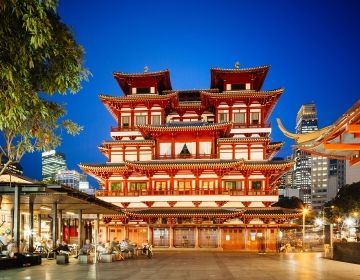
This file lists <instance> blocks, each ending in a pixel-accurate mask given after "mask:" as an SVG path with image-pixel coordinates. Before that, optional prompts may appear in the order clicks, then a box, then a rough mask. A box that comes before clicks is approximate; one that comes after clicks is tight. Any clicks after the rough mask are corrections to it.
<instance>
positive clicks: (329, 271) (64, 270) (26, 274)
mask: <svg viewBox="0 0 360 280" xmlns="http://www.w3.org/2000/svg"><path fill="white" fill-rule="evenodd" d="M5 279H6V280H8V279H9V280H10V279H12V280H13V279H14V280H15V279H44V280H57V279H65V280H71V279H77V280H79V279H134V280H135V279H166V280H177V279H194V280H195V279H196V280H198V279H264V280H266V279H281V280H285V279H299V280H312V279H316V280H320V279H326V280H332V279H334V280H335V279H336V280H338V279H352V280H356V279H360V265H357V264H350V263H344V262H338V261H333V260H328V259H324V258H322V257H321V254H319V253H304V254H301V253H298V254H282V255H277V254H263V255H258V254H247V253H238V252H194V251H193V252H157V253H155V256H154V258H153V259H150V260H149V259H146V258H143V257H138V258H136V259H127V260H125V261H121V262H114V263H99V264H96V265H94V264H90V265H86V264H78V263H77V260H76V259H74V258H71V260H70V263H69V264H68V265H56V263H55V261H54V260H45V261H44V262H43V264H42V265H41V266H33V267H27V268H22V269H12V270H2V271H0V280H5Z"/></svg>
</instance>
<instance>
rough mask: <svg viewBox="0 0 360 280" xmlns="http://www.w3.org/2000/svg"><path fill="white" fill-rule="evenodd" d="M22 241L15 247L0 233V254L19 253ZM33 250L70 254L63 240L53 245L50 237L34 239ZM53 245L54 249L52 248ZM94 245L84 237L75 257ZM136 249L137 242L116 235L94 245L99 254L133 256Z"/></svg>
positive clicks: (146, 245) (87, 253) (143, 248)
mask: <svg viewBox="0 0 360 280" xmlns="http://www.w3.org/2000/svg"><path fill="white" fill-rule="evenodd" d="M23 243H24V242H21V243H20V248H17V246H16V243H15V242H14V240H12V239H9V238H8V237H7V236H6V235H5V234H4V233H2V234H0V254H1V253H2V252H4V253H6V254H7V255H8V256H10V257H14V256H16V255H17V254H19V253H22V252H23V251H22V250H24V248H25V247H26V246H25V245H24V244H23ZM34 245H35V251H36V252H40V253H42V252H53V253H54V254H56V255H58V254H70V248H69V246H68V244H67V243H66V242H65V241H62V242H57V245H56V246H54V243H53V241H52V240H51V239H49V240H46V241H45V240H36V242H35V244H34ZM148 246H149V243H148V241H147V240H146V241H145V242H143V243H142V247H141V248H142V250H144V253H145V250H146V249H147V248H148ZM54 247H55V249H54ZM94 249H95V248H94V246H93V245H92V244H91V242H90V240H89V239H86V241H85V243H84V245H83V247H82V248H81V249H80V250H79V251H78V253H77V255H76V256H75V258H78V256H79V255H89V254H90V253H91V252H93V251H94ZM136 250H137V244H134V243H132V242H130V240H129V239H127V238H126V239H123V240H122V241H121V242H119V241H118V240H117V238H116V237H114V238H113V240H112V242H106V243H103V242H101V241H99V243H98V245H97V246H96V251H97V252H98V253H99V254H111V253H115V254H119V255H121V256H122V254H124V253H125V254H130V256H134V254H135V253H136Z"/></svg>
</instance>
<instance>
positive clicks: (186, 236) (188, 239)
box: [174, 228, 195, 248]
mask: <svg viewBox="0 0 360 280" xmlns="http://www.w3.org/2000/svg"><path fill="white" fill-rule="evenodd" d="M174 246H175V247H176V248H194V247H195V229H194V228H175V229H174Z"/></svg>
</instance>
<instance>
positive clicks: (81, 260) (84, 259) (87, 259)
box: [79, 255, 94, 263]
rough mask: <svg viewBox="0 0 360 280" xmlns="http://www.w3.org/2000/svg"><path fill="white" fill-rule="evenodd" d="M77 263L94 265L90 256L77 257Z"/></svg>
mask: <svg viewBox="0 0 360 280" xmlns="http://www.w3.org/2000/svg"><path fill="white" fill-rule="evenodd" d="M79 263H94V259H93V256H91V255H79Z"/></svg>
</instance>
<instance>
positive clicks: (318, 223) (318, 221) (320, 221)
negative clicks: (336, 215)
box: [315, 218, 324, 227]
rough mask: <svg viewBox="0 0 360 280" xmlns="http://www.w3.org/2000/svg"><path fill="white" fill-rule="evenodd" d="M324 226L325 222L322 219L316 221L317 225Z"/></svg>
mask: <svg viewBox="0 0 360 280" xmlns="http://www.w3.org/2000/svg"><path fill="white" fill-rule="evenodd" d="M323 224H324V221H323V220H322V219H320V218H316V219H315V225H316V226H319V227H321V226H322V225H323Z"/></svg>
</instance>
